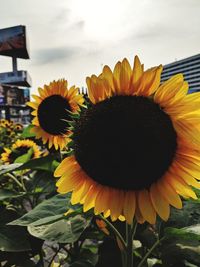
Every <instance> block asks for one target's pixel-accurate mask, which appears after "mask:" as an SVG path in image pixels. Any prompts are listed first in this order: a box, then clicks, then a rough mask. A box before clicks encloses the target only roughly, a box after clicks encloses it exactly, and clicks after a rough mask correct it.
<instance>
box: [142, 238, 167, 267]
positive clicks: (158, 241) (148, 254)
mask: <svg viewBox="0 0 200 267" xmlns="http://www.w3.org/2000/svg"><path fill="white" fill-rule="evenodd" d="M164 239H165V237H162V238H161V239H158V240H157V241H156V242H155V243H154V244H153V246H152V247H151V248H150V249H149V250H148V252H147V253H146V255H145V256H144V258H143V259H142V260H141V262H140V263H139V264H138V266H137V267H142V266H143V264H144V263H145V262H146V260H147V259H148V257H149V256H150V255H151V253H152V252H153V250H154V249H155V248H156V247H157V246H158V245H159V244H160V243H161V242H162V241H163V240H164Z"/></svg>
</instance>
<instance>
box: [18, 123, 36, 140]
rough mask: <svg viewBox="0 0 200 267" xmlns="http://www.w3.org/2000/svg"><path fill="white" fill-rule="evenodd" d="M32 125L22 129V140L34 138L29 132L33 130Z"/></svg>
mask: <svg viewBox="0 0 200 267" xmlns="http://www.w3.org/2000/svg"><path fill="white" fill-rule="evenodd" d="M33 127H34V126H33V125H29V126H28V127H26V128H24V130H23V132H22V134H21V137H22V138H30V137H35V134H34V133H32V132H31V129H32V128H33Z"/></svg>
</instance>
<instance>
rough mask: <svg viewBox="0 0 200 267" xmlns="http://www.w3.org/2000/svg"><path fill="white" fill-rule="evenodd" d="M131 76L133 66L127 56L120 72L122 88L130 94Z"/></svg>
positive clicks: (122, 90)
mask: <svg viewBox="0 0 200 267" xmlns="http://www.w3.org/2000/svg"><path fill="white" fill-rule="evenodd" d="M130 78H131V66H130V64H129V62H128V60H127V59H126V58H125V59H124V60H123V61H122V64H121V72H120V90H121V92H122V94H128V93H130V92H129V84H130Z"/></svg>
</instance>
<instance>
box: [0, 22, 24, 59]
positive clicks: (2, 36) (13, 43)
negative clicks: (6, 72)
mask: <svg viewBox="0 0 200 267" xmlns="http://www.w3.org/2000/svg"><path fill="white" fill-rule="evenodd" d="M0 55H3V56H10V57H17V58H24V59H28V58H29V53H28V49H27V40H26V28H25V26H22V25H19V26H14V27H10V28H5V29H0Z"/></svg>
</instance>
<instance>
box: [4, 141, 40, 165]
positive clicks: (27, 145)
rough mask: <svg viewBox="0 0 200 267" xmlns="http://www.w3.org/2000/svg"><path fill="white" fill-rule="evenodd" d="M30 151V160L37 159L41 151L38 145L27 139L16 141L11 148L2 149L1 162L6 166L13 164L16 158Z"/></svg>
mask: <svg viewBox="0 0 200 267" xmlns="http://www.w3.org/2000/svg"><path fill="white" fill-rule="evenodd" d="M30 149H32V154H31V158H30V159H34V158H39V156H40V154H41V151H40V149H39V147H38V145H37V144H36V143H35V142H34V141H32V140H29V139H25V140H20V139H18V140H17V141H16V142H15V143H14V144H13V145H12V147H11V148H4V151H5V152H3V153H2V154H1V160H2V161H3V162H4V163H6V164H11V163H14V162H15V160H16V159H17V158H19V157H20V156H22V155H24V154H27V153H28V151H29V150H30Z"/></svg>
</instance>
